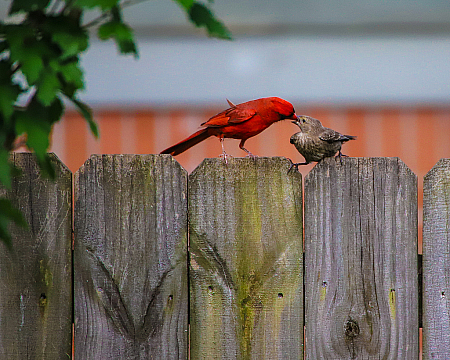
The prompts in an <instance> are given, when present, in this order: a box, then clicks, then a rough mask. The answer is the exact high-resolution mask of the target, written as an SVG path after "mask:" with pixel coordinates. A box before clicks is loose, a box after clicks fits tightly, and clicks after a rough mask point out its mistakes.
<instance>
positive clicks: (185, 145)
mask: <svg viewBox="0 0 450 360" xmlns="http://www.w3.org/2000/svg"><path fill="white" fill-rule="evenodd" d="M210 136H211V134H208V129H201V130H199V131H197V132H196V133H194V134H192V135H191V136H189V137H188V138H187V139H184V140H182V141H180V142H179V143H177V144H175V145H173V146H171V147H169V148H167V149H166V150H163V151H161V152H160V154H170V155H172V156H176V155H178V154H181V153H182V152H185V151H186V150H187V149H189V148H191V147H193V146H194V145H197V144H198V143H199V142H202V141H203V140H205V139H207V138H209V137H210Z"/></svg>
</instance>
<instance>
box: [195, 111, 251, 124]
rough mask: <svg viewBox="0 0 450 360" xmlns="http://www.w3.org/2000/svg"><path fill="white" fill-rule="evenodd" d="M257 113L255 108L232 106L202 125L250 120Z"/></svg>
mask: <svg viewBox="0 0 450 360" xmlns="http://www.w3.org/2000/svg"><path fill="white" fill-rule="evenodd" d="M255 115H256V110H255V109H242V108H241V109H240V108H239V107H232V108H229V109H227V110H225V111H222V112H221V113H219V114H217V115H215V116H213V117H212V118H210V119H209V120H208V121H206V122H204V123H203V124H202V126H207V127H220V126H226V125H230V124H238V123H241V122H244V121H247V120H250V119H251V118H252V117H253V116H255Z"/></svg>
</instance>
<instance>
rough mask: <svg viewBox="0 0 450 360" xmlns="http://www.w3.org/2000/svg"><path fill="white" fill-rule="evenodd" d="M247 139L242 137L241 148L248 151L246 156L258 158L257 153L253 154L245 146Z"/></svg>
mask: <svg viewBox="0 0 450 360" xmlns="http://www.w3.org/2000/svg"><path fill="white" fill-rule="evenodd" d="M246 140H247V139H242V140H241V142H240V143H239V148H241V149H242V150H244V151H245V152H246V153H247V156H246V157H251V158H256V157H257V156H256V155H253V154H252V153H251V152H250V151H248V150H247V149H246V148H245V147H244V143H245V141H246Z"/></svg>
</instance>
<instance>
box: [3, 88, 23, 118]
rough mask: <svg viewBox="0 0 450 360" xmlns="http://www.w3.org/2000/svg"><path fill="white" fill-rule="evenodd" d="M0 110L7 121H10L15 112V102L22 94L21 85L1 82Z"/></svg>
mask: <svg viewBox="0 0 450 360" xmlns="http://www.w3.org/2000/svg"><path fill="white" fill-rule="evenodd" d="M0 94H1V95H0V112H1V114H2V115H3V117H4V119H5V121H6V122H9V119H10V118H11V116H12V114H13V113H14V103H15V102H16V100H17V96H19V94H20V86H19V85H13V84H8V83H6V84H0Z"/></svg>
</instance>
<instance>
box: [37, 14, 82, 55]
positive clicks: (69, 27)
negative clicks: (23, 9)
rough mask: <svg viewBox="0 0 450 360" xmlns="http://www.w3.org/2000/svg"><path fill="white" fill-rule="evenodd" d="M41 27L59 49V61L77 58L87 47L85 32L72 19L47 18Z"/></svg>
mask: <svg viewBox="0 0 450 360" xmlns="http://www.w3.org/2000/svg"><path fill="white" fill-rule="evenodd" d="M42 27H43V29H44V30H45V31H46V32H48V33H49V34H50V35H51V39H52V41H53V42H54V43H56V44H57V45H58V46H59V48H60V49H61V51H62V54H61V55H60V58H61V59H66V58H70V57H72V56H77V55H78V54H80V53H81V52H83V51H85V50H86V49H87V47H88V44H89V36H88V34H87V32H86V31H85V30H84V29H83V28H82V27H81V26H80V24H79V23H78V22H77V21H74V20H73V19H72V18H69V17H67V16H61V15H60V16H52V17H48V18H47V19H46V21H45V23H44V24H43V26H42Z"/></svg>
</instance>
